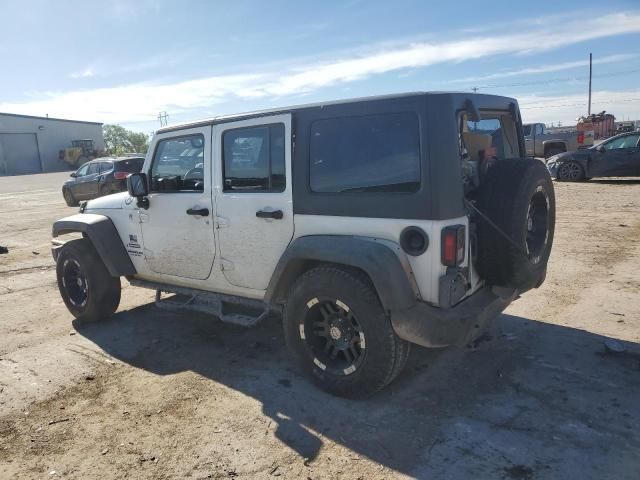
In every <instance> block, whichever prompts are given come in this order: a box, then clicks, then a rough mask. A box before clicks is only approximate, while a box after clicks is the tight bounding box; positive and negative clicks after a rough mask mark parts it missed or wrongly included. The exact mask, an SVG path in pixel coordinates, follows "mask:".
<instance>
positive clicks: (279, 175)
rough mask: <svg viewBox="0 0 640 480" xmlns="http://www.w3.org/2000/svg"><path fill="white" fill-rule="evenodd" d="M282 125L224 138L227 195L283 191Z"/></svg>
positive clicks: (250, 129)
mask: <svg viewBox="0 0 640 480" xmlns="http://www.w3.org/2000/svg"><path fill="white" fill-rule="evenodd" d="M284 142H285V130H284V125H283V124H282V123H277V124H273V125H260V126H256V127H247V128H237V129H233V130H227V131H226V132H224V133H223V135H222V154H223V164H224V172H223V173H224V191H225V192H254V193H255V192H283V191H284V190H285V187H286V179H285V159H284V155H285V148H284V147H285V143H284Z"/></svg>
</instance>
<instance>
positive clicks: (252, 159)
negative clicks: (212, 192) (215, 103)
mask: <svg viewBox="0 0 640 480" xmlns="http://www.w3.org/2000/svg"><path fill="white" fill-rule="evenodd" d="M214 138H215V140H214V142H215V144H216V145H218V146H219V147H218V148H217V151H216V154H215V156H216V169H217V170H218V172H219V176H218V175H216V177H218V178H220V179H221V181H220V182H219V183H220V184H219V185H218V186H217V187H216V215H217V218H216V224H217V228H218V230H217V231H218V239H219V242H220V255H221V258H220V263H221V265H222V269H223V273H224V276H225V278H226V280H227V281H228V282H229V283H230V284H232V285H235V286H239V287H246V288H251V289H257V290H265V289H266V288H267V285H268V283H269V280H270V279H271V274H272V273H273V270H274V268H275V266H276V264H277V263H278V260H279V259H280V256H281V255H282V253H283V252H284V251H285V249H286V248H287V245H288V244H289V242H290V241H291V238H292V237H293V205H292V197H291V191H292V189H291V115H288V114H287V115H273V116H270V117H261V118H257V119H252V120H244V121H238V122H230V123H224V124H220V125H217V126H215V127H214Z"/></svg>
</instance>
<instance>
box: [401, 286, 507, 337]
mask: <svg viewBox="0 0 640 480" xmlns="http://www.w3.org/2000/svg"><path fill="white" fill-rule="evenodd" d="M517 296H518V292H517V290H515V289H502V288H500V289H495V288H493V289H492V288H491V287H484V288H482V289H480V290H478V291H477V292H476V293H474V294H473V295H471V296H470V297H468V298H466V299H464V300H463V301H462V302H460V303H458V304H457V305H455V306H453V307H451V308H447V309H444V308H437V307H432V306H431V305H428V304H426V303H424V302H417V303H416V304H415V305H414V306H413V307H411V308H408V309H406V310H400V311H394V312H391V324H392V325H393V329H394V330H395V332H396V334H397V335H398V336H399V337H400V338H403V339H404V340H407V341H409V342H411V343H416V344H418V345H422V346H424V347H446V346H449V345H458V346H462V345H466V344H467V343H469V342H471V341H473V340H474V339H476V338H477V337H479V336H480V335H481V334H482V333H483V331H484V330H485V328H486V327H487V325H488V324H489V323H490V322H491V320H493V319H494V318H495V317H497V316H498V314H500V312H502V311H503V310H504V309H505V308H507V306H508V305H509V304H510V303H511V302H512V301H513V300H514V299H515V298H516V297H517Z"/></svg>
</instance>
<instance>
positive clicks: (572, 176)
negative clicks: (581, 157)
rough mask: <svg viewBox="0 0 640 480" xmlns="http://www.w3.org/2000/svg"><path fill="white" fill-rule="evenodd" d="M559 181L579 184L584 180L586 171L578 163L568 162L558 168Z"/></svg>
mask: <svg viewBox="0 0 640 480" xmlns="http://www.w3.org/2000/svg"><path fill="white" fill-rule="evenodd" d="M558 180H562V181H565V182H579V181H581V180H584V170H583V169H582V166H581V165H579V164H577V163H576V162H566V163H562V164H560V167H558Z"/></svg>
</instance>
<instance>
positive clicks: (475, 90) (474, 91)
mask: <svg viewBox="0 0 640 480" xmlns="http://www.w3.org/2000/svg"><path fill="white" fill-rule="evenodd" d="M471 90H473V93H477V92H478V90H479V89H478V87H473V88H472V89H471Z"/></svg>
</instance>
